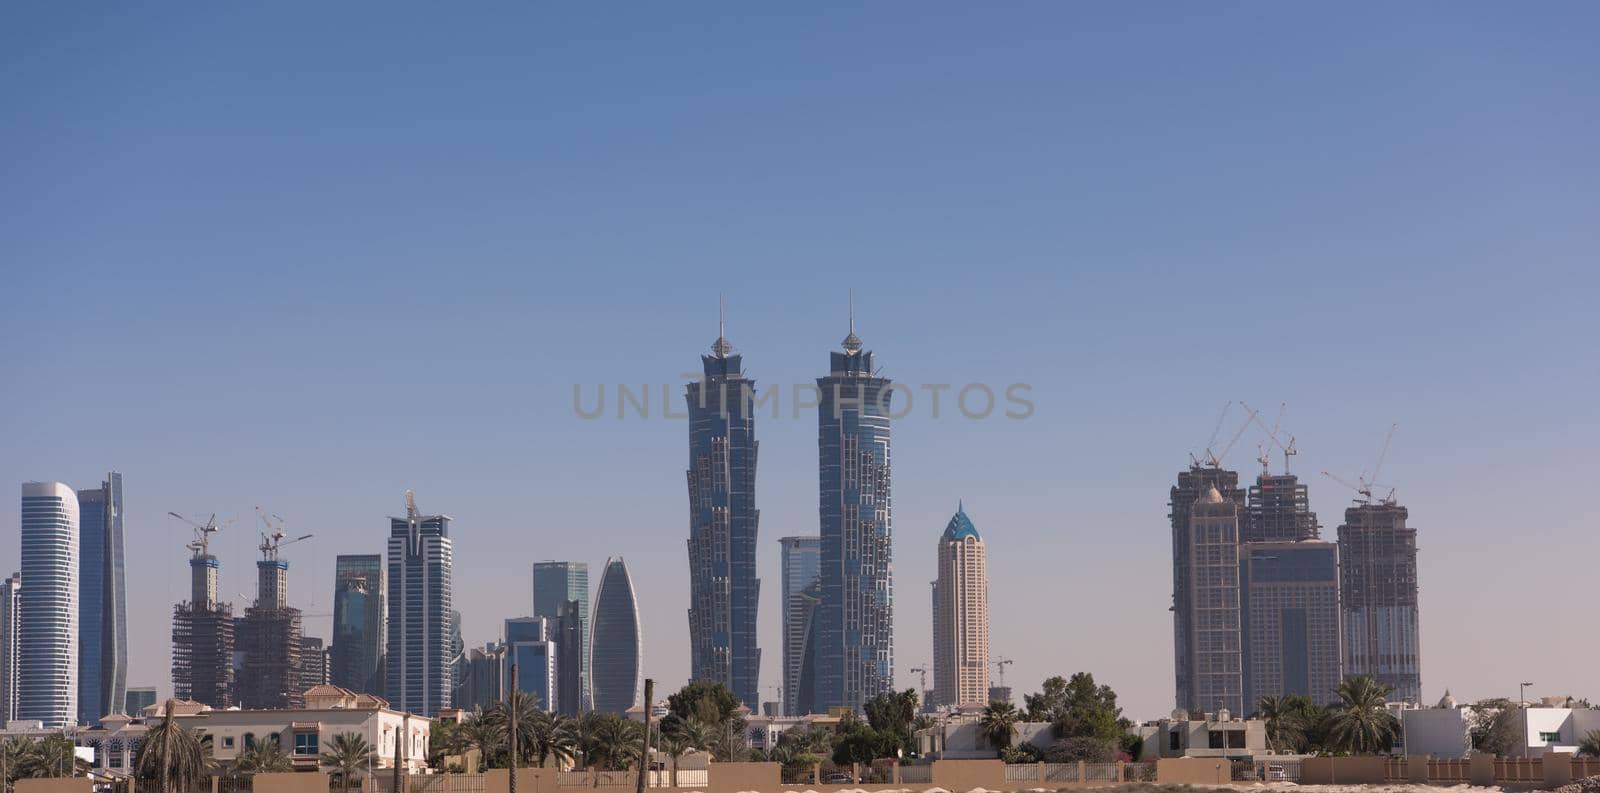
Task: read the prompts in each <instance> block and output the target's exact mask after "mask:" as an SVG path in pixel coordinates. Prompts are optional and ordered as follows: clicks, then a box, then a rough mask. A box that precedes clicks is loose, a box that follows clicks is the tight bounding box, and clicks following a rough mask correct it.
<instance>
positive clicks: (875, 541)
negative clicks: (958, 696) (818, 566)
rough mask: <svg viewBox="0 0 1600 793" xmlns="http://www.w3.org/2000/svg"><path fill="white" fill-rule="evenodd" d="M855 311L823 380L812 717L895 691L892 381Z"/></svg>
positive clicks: (819, 413)
mask: <svg viewBox="0 0 1600 793" xmlns="http://www.w3.org/2000/svg"><path fill="white" fill-rule="evenodd" d="M853 313H854V312H852V318H851V321H850V335H848V336H846V337H845V340H844V345H843V346H844V351H843V352H834V353H832V354H831V355H830V356H829V362H830V366H829V372H828V376H827V377H819V378H817V387H818V389H819V390H820V391H821V394H820V399H819V404H818V406H817V452H818V474H819V478H820V487H819V502H820V503H819V505H818V507H819V517H820V518H821V529H822V530H821V532H820V533H821V535H822V573H821V580H822V603H821V605H820V607H819V612H818V614H817V620H818V623H819V627H820V636H819V637H818V640H819V644H818V647H817V652H818V656H817V657H818V660H819V668H818V670H817V680H816V687H815V690H816V700H815V701H814V702H813V703H812V705H811V708H810V712H812V713H826V712H827V711H828V708H830V707H834V706H844V707H850V708H860V707H861V705H862V703H864V702H866V701H867V700H868V699H871V698H872V697H874V696H876V695H878V694H880V693H883V692H886V691H889V690H891V689H892V688H893V687H894V566H893V537H894V531H893V522H892V517H893V502H892V499H891V498H890V493H891V490H890V476H889V460H890V457H889V420H890V415H891V410H890V397H891V396H892V395H893V393H894V391H893V389H892V388H891V385H892V383H891V381H890V380H889V379H888V378H885V377H879V376H878V374H877V372H876V371H875V370H874V367H873V357H872V353H871V352H870V351H865V350H863V349H862V344H861V339H860V338H858V337H857V336H856V333H855V319H854V316H853Z"/></svg>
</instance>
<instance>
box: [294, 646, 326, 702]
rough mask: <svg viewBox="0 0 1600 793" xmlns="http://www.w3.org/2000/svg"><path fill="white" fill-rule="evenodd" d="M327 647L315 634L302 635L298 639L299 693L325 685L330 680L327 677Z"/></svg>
mask: <svg viewBox="0 0 1600 793" xmlns="http://www.w3.org/2000/svg"><path fill="white" fill-rule="evenodd" d="M328 667H329V663H328V648H327V647H326V646H324V645H323V642H322V640H321V639H319V638H317V637H315V636H304V637H301V639H300V693H301V694H304V693H305V692H306V691H308V690H310V689H312V688H314V687H316V686H325V685H327V684H328V683H329V682H330V681H329V678H328V674H329V671H328Z"/></svg>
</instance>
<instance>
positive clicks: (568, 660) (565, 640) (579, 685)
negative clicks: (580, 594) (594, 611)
mask: <svg viewBox="0 0 1600 793" xmlns="http://www.w3.org/2000/svg"><path fill="white" fill-rule="evenodd" d="M586 612H588V607H587V605H585V604H582V603H581V602H580V601H577V600H569V601H567V602H566V603H564V604H562V606H561V608H559V609H557V610H556V617H555V619H548V618H546V619H547V620H548V622H549V624H550V636H551V638H553V639H554V640H555V643H556V696H555V703H556V704H555V711H556V712H557V713H560V714H561V715H563V716H576V715H578V713H580V712H581V711H582V710H583V663H584V661H585V660H587V659H588V656H589V654H588V652H587V649H586V648H585V647H584V645H583V625H584V621H583V616H582V615H583V614H584V613H586Z"/></svg>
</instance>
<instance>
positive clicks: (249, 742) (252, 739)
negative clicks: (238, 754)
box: [244, 732, 256, 749]
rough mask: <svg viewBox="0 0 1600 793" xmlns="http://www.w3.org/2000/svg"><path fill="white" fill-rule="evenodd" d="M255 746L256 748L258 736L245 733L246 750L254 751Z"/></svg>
mask: <svg viewBox="0 0 1600 793" xmlns="http://www.w3.org/2000/svg"><path fill="white" fill-rule="evenodd" d="M255 746H256V734H255V733H253V732H247V733H245V734H244V748H246V749H254V748H255Z"/></svg>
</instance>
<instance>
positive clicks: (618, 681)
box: [589, 556, 644, 713]
mask: <svg viewBox="0 0 1600 793" xmlns="http://www.w3.org/2000/svg"><path fill="white" fill-rule="evenodd" d="M643 641H644V640H643V636H642V635H641V634H640V631H639V604H638V601H637V600H635V598H634V592H633V579H632V578H631V577H630V576H629V575H628V565H627V564H626V563H624V562H623V561H622V557H620V556H617V557H612V558H609V559H607V560H606V567H605V571H604V572H602V573H601V574H600V587H599V589H598V590H597V591H596V592H595V596H594V638H593V640H592V642H591V644H590V646H589V669H590V671H591V672H592V673H593V675H594V677H593V678H592V679H591V680H590V685H591V686H592V688H591V691H592V692H593V695H594V709H595V710H596V711H598V712H601V713H626V712H627V711H628V709H629V708H631V707H633V706H634V705H637V704H639V683H640V680H641V674H642V669H643V662H644V648H643Z"/></svg>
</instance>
